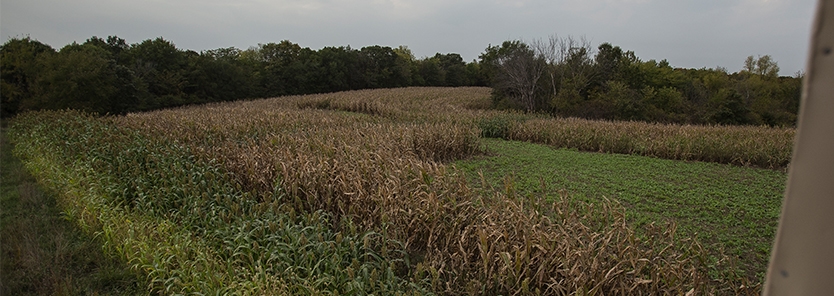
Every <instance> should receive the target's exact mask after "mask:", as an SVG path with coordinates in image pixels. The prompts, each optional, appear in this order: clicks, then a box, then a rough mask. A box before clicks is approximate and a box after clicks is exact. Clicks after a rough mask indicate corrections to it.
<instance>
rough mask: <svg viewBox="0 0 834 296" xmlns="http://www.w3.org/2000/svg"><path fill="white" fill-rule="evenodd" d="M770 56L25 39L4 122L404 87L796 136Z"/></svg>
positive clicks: (587, 114) (8, 51)
mask: <svg viewBox="0 0 834 296" xmlns="http://www.w3.org/2000/svg"><path fill="white" fill-rule="evenodd" d="M778 73H779V67H778V65H777V63H776V62H775V61H773V60H772V59H771V58H770V56H767V55H765V56H760V57H752V56H751V57H748V59H747V60H746V61H744V69H743V70H742V71H739V72H737V73H728V72H727V71H726V70H725V69H721V68H718V69H707V68H702V69H681V68H672V67H671V66H670V65H669V63H668V62H666V61H665V60H662V61H660V62H657V61H655V60H649V61H641V60H640V59H639V58H637V56H636V55H635V54H634V52H632V51H626V50H623V49H621V48H620V47H618V46H613V45H611V44H609V43H603V44H602V45H599V46H598V47H597V48H594V47H592V46H590V44H589V43H588V42H587V41H585V40H576V39H573V38H570V37H569V38H557V37H551V38H549V39H548V40H536V41H533V42H530V43H529V44H528V43H525V42H522V41H506V42H504V43H503V44H501V45H500V46H499V45H496V46H492V45H490V46H488V47H487V48H486V50H485V51H484V53H482V54H481V55H480V57H479V60H478V61H471V62H468V63H467V62H465V61H464V60H463V58H462V57H461V56H460V55H459V54H455V53H449V54H441V53H437V54H436V55H434V56H432V57H424V58H419V59H418V58H416V57H415V56H414V55H413V54H412V53H411V51H410V50H409V49H408V48H407V47H404V46H400V47H397V48H391V47H387V46H378V45H375V46H367V47H363V48H361V49H353V48H351V47H350V46H341V47H324V48H322V49H319V50H312V49H310V48H306V47H301V46H299V45H298V44H295V43H292V42H290V41H286V40H285V41H281V42H279V43H267V44H259V45H258V46H256V47H251V48H249V49H246V50H241V49H237V48H233V47H230V48H220V49H215V50H208V51H203V52H199V53H198V52H195V51H192V50H182V49H178V48H177V47H176V46H175V45H174V44H173V43H172V42H170V41H167V40H165V39H163V38H157V39H152V40H150V39H149V40H145V41H143V42H140V43H136V44H128V43H127V42H126V41H125V40H124V39H121V38H118V37H115V36H110V37H107V38H106V39H102V38H98V37H92V38H90V39H88V40H86V41H85V42H84V43H82V44H78V43H72V44H69V45H67V46H64V47H63V48H61V49H60V50H55V49H54V48H52V47H51V46H49V45H47V44H43V43H41V42H38V41H37V40H33V39H30V38H28V37H26V38H13V39H10V40H8V41H7V42H6V43H4V44H3V45H2V47H0V74H2V80H0V83H2V85H1V86H2V90H1V91H0V97H2V106H1V108H2V116H3V117H8V116H11V115H14V114H16V113H19V112H20V111H23V110H38V109H65V108H73V109H80V110H85V111H88V112H95V113H99V114H107V113H109V114H122V113H127V112H135V111H145V110H153V109H159V108H167V107H174V106H181V105H187V104H198V103H208V102H217V101H232V100H239V99H246V98H263V97H276V96H283V95H296V94H311V93H325V92H336V91H345V90H356V89H368V88H392V87H405V86H491V87H492V88H493V102H494V105H495V107H497V108H512V109H520V110H524V111H527V112H540V113H549V114H553V115H557V116H572V117H582V118H589V119H614V120H636V121H649V122H669V123H692V124H733V125H745V124H750V125H771V126H792V125H794V124H795V121H796V114H797V110H798V105H799V99H800V93H801V85H802V83H801V75H796V77H779V76H778Z"/></svg>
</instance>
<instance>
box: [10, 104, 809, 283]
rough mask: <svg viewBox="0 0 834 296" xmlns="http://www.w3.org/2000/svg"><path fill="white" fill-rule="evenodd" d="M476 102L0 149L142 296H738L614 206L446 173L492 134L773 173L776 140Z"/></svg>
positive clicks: (210, 109)
mask: <svg viewBox="0 0 834 296" xmlns="http://www.w3.org/2000/svg"><path fill="white" fill-rule="evenodd" d="M489 95H490V90H489V89H488V88H404V89H386V90H365V91H353V92H342V93H332V94H322V95H308V96H293V97H280V98H272V99H264V100H254V101H245V102H234V103H221V104H210V105H203V106H194V107H185V108H178V109H169V110H162V111H155V112H149V113H139V114H129V115H126V116H120V117H92V116H89V115H85V114H81V113H78V112H75V111H42V112H34V113H27V114H23V115H20V116H18V117H16V118H14V119H13V121H12V122H11V124H10V129H9V137H10V138H11V141H12V142H14V143H15V145H16V146H15V153H16V155H18V156H19V157H20V158H22V159H23V161H24V163H25V165H26V167H27V169H28V170H30V171H31V172H32V173H33V175H35V176H36V177H37V178H38V179H39V182H40V183H42V184H43V185H45V186H46V187H48V188H51V189H52V190H55V191H56V192H61V193H63V194H62V195H61V196H60V200H59V203H60V204H61V206H62V207H63V208H64V209H65V211H66V212H67V216H68V217H69V218H70V219H71V220H73V221H76V223H78V224H79V226H81V228H82V229H84V230H85V231H86V232H89V233H93V234H95V235H97V236H98V237H101V238H102V240H103V241H104V242H105V245H104V249H105V251H106V252H107V253H109V254H113V255H116V256H117V257H120V258H122V260H124V261H125V262H128V265H129V266H131V267H132V270H133V271H135V272H136V273H137V274H140V275H141V276H143V277H144V278H146V279H147V284H148V288H149V290H150V291H151V292H153V293H161V294H175V293H176V294H186V293H202V294H216V293H234V294H242V295H287V294H335V295H341V294H371V293H373V294H449V295H457V294H549V295H562V294H600V293H602V294H685V293H687V292H694V293H696V294H707V293H718V294H726V293H743V292H755V291H747V290H746V289H747V288H749V287H748V286H749V285H748V286H745V285H744V283H745V282H744V279H743V278H723V279H711V278H709V276H708V274H707V273H708V267H707V266H706V265H707V261H708V260H707V259H706V258H705V257H706V256H707V255H706V252H705V251H704V250H703V248H701V246H700V245H699V244H698V242H696V241H693V240H686V239H679V238H675V237H674V234H675V227H674V225H657V226H656V225H649V226H647V229H643V230H641V234H640V235H637V234H636V231H635V229H634V228H633V227H632V226H630V225H629V224H628V223H627V221H626V218H625V214H624V213H625V211H624V210H623V208H622V207H621V206H619V205H618V204H617V203H615V202H610V201H601V202H598V203H594V204H588V203H583V202H579V201H576V200H573V199H571V198H570V196H569V194H560V195H559V196H552V197H547V198H532V199H531V198H528V197H523V196H521V195H519V194H515V192H513V188H511V187H507V188H504V189H503V190H495V191H483V190H474V189H473V187H471V186H470V185H469V184H468V183H467V178H466V176H464V174H463V173H462V172H461V171H459V170H457V169H456V168H455V167H454V166H451V165H450V164H449V162H450V161H452V160H458V159H464V158H468V157H471V156H475V155H480V154H483V153H484V151H483V150H482V149H483V148H482V146H481V140H480V139H481V138H482V137H504V138H508V139H516V140H524V141H532V142H539V143H544V144H549V145H556V146H564V147H573V148H577V149H581V150H593V151H603V152H613V153H637V154H643V155H650V156H657V157H669V158H673V159H685V160H706V161H718V162H727V163H734V164H743V165H755V166H763V167H770V168H781V167H784V166H786V165H787V160H788V159H789V157H790V148H791V144H792V137H793V131H792V130H790V129H771V128H746V129H742V128H727V127H680V126H663V125H651V124H642V125H641V124H638V123H614V122H593V121H583V120H576V119H548V118H545V117H542V116H535V115H524V114H514V113H506V112H501V111H489V110H486V109H488V107H489V105H490V99H489ZM643 129H648V131H644V130H643ZM720 138H724V139H725V142H720V144H719V142H718V139H720ZM675 143H677V144H675ZM716 145H717V146H716ZM722 151H724V152H722Z"/></svg>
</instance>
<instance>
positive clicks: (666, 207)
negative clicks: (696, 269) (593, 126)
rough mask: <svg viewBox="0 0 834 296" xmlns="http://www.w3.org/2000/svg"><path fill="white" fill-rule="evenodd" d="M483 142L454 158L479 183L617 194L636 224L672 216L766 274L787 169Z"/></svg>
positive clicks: (685, 229)
mask: <svg viewBox="0 0 834 296" xmlns="http://www.w3.org/2000/svg"><path fill="white" fill-rule="evenodd" d="M483 143H484V145H486V148H487V151H488V155H487V156H482V157H477V158H474V159H468V160H462V161H458V162H456V163H455V165H456V166H457V167H458V168H459V169H462V170H463V171H464V172H465V173H466V175H467V177H468V178H469V179H470V183H471V184H473V186H475V187H482V186H483V185H482V183H484V182H483V181H486V184H487V186H492V187H493V188H495V190H505V188H506V187H505V186H511V187H512V189H514V190H515V191H516V192H518V193H520V194H524V195H527V196H530V197H541V196H545V197H546V198H553V197H557V196H559V194H560V192H562V193H564V192H566V193H567V194H568V196H570V198H576V199H581V200H586V201H592V202H593V201H594V200H600V199H602V198H609V199H612V200H616V201H618V202H620V203H622V205H623V206H624V207H625V208H626V210H627V215H628V220H629V221H631V222H633V223H634V225H635V226H637V227H638V228H639V227H640V226H641V225H644V224H647V223H656V224H658V223H666V222H675V223H676V224H677V225H678V232H677V233H678V237H681V238H687V237H693V236H697V237H698V239H699V241H700V242H701V243H702V244H703V245H704V248H705V249H707V251H708V252H709V253H711V254H716V253H717V252H718V251H719V250H722V249H723V251H724V253H725V254H727V255H731V256H733V257H735V258H734V259H735V261H736V262H737V264H738V267H739V268H741V269H742V270H744V272H746V273H747V274H748V275H749V276H751V277H757V278H759V279H761V278H763V276H764V272H765V270H766V269H767V261H768V259H769V253H770V248H771V244H772V240H773V237H774V235H775V231H776V227H777V226H778V219H779V213H780V208H781V205H782V193H783V191H784V188H785V182H786V178H787V174H786V173H784V172H781V171H774V170H766V169H757V168H746V167H738V166H732V165H722V164H714V163H703V162H682V161H674V160H665V159H657V158H650V157H643V156H634V155H619V154H602V153H587V152H577V151H572V150H565V149H554V148H552V147H548V146H544V145H538V144H530V143H525V142H515V141H504V140H496V139H484V140H483ZM479 173H481V174H483V177H484V180H481V179H480V176H479ZM508 184H509V185H508ZM543 187H544V188H543ZM542 191H544V194H543V192H542ZM714 259H715V258H714Z"/></svg>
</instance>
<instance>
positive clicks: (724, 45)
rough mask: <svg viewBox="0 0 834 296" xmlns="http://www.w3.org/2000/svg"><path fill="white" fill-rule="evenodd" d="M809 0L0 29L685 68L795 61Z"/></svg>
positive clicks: (92, 17)
mask: <svg viewBox="0 0 834 296" xmlns="http://www.w3.org/2000/svg"><path fill="white" fill-rule="evenodd" d="M814 3H815V2H814V1H813V0H732V1H727V0H685V1H661V0H596V1H593V0H557V1H544V0H486V1H474V0H461V1H441V0H425V1H417V0H367V1H363V0H314V1H301V0H279V1H266V0H241V1H217V0H203V1H197V0H176V1H158V0H133V1H125V0H115V1H113V0H111V1H92V0H76V1H59V0H4V1H3V2H2V4H0V34H2V36H3V38H4V40H5V39H7V38H9V37H21V36H25V35H29V36H31V37H32V38H35V39H38V40H40V41H42V42H45V43H47V44H50V45H52V46H53V47H62V46H64V45H66V44H69V43H71V42H73V41H77V42H83V41H84V40H86V39H87V38H89V37H91V36H94V35H95V36H100V37H105V36H108V35H118V36H119V37H122V38H125V39H127V41H128V42H131V43H135V42H140V41H142V40H145V39H149V38H155V37H159V36H162V37H164V38H166V39H168V40H171V41H173V42H175V43H176V44H177V46H178V47H180V48H185V49H193V50H197V51H200V50H207V49H215V48H220V47H229V46H234V47H238V48H248V47H250V46H255V45H257V44H258V43H267V42H277V41H280V40H284V39H288V40H291V41H293V42H295V43H298V44H300V45H301V46H305V47H311V48H314V49H318V48H321V47H324V46H341V45H351V46H352V47H354V48H360V47H363V46H367V45H374V44H380V45H387V46H392V47H396V46H399V45H407V46H408V47H409V48H411V49H412V50H413V51H414V53H415V54H416V55H417V56H418V57H422V56H431V55H434V53H436V52H442V53H451V52H455V53H460V54H461V55H462V56H463V57H464V58H465V59H467V60H473V59H476V58H477V57H478V55H479V54H480V53H481V52H483V50H484V48H486V46H487V45H489V44H499V43H501V42H502V41H505V40H509V39H524V40H531V39H537V38H547V37H548V36H549V35H552V34H558V35H559V36H568V35H572V36H584V37H586V38H587V39H588V40H590V41H591V42H592V43H593V44H594V45H598V44H599V43H602V42H610V43H612V44H614V45H618V46H621V47H622V48H624V49H627V50H633V51H635V53H636V54H637V55H638V56H639V57H640V58H641V59H643V60H649V59H656V60H660V59H667V60H669V62H670V63H671V64H672V65H673V66H677V67H687V68H701V67H710V68H711V67H716V66H722V67H726V68H727V69H729V70H730V71H737V70H738V69H740V68H741V64H742V62H743V60H744V58H745V57H746V56H748V55H764V54H770V55H771V56H773V57H774V58H775V59H776V60H777V61H778V62H779V65H780V67H781V68H782V74H783V75H790V74H792V73H794V72H795V71H797V70H800V69H802V68H804V63H805V57H806V54H807V53H806V51H807V43H808V30H809V28H810V23H811V18H812V14H813V8H814Z"/></svg>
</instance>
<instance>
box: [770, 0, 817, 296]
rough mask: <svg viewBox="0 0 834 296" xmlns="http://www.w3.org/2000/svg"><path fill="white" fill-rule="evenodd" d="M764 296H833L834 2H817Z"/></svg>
mask: <svg viewBox="0 0 834 296" xmlns="http://www.w3.org/2000/svg"><path fill="white" fill-rule="evenodd" d="M811 30H812V31H811V47H810V48H809V55H808V64H807V67H806V68H807V74H806V76H805V84H804V86H803V87H804V89H803V95H802V103H801V109H800V111H799V124H798V130H797V134H796V142H795V144H794V150H793V151H794V153H793V159H792V160H791V167H790V169H789V176H788V185H787V188H786V190H785V200H784V202H783V204H782V218H781V221H780V222H779V230H778V232H777V234H776V240H775V242H774V245H773V252H772V255H771V259H770V267H769V268H768V272H767V280H766V282H765V288H764V295H834V1H833V0H819V1H818V2H817V13H816V19H815V22H814V23H813V26H812V28H811Z"/></svg>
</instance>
